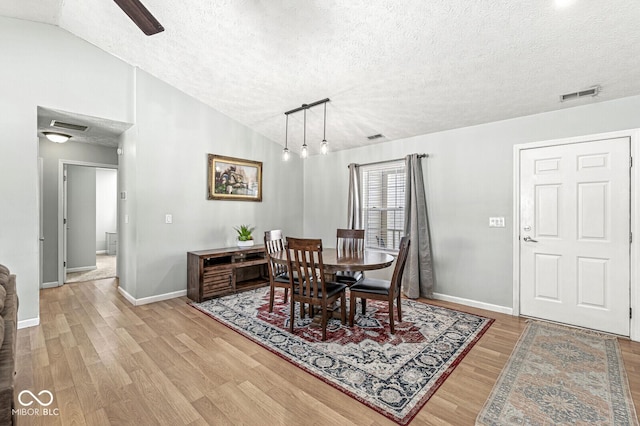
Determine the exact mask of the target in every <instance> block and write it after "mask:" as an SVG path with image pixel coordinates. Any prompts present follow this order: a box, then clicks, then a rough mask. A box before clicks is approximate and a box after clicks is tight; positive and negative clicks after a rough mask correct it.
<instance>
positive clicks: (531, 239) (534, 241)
mask: <svg viewBox="0 0 640 426" xmlns="http://www.w3.org/2000/svg"><path fill="white" fill-rule="evenodd" d="M524 240H525V241H526V242H528V243H537V242H538V240H534V239H533V238H531V237H530V236H528V235H527V236H526V237H524Z"/></svg>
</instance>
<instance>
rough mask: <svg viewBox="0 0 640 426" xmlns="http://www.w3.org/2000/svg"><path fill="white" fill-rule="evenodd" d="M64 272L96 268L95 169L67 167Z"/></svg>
mask: <svg viewBox="0 0 640 426" xmlns="http://www.w3.org/2000/svg"><path fill="white" fill-rule="evenodd" d="M66 226H67V270H69V269H76V268H82V269H84V270H86V268H91V267H93V268H95V266H96V169H95V167H84V166H73V165H69V166H67V225H66Z"/></svg>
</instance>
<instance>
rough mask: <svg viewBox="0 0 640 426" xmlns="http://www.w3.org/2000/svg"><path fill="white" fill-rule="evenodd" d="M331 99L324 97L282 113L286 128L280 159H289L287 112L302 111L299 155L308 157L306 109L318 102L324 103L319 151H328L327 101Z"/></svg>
mask: <svg viewBox="0 0 640 426" xmlns="http://www.w3.org/2000/svg"><path fill="white" fill-rule="evenodd" d="M330 101H331V99H329V98H325V99H321V100H319V101H315V102H312V103H310V104H302V106H299V107H298V108H294V109H292V110H290V111H287V112H285V113H284V114H285V115H286V116H287V121H286V129H285V134H284V149H283V150H282V159H283V160H284V161H287V160H288V159H289V147H288V132H289V114H294V113H296V112H300V111H302V112H303V114H304V119H303V123H302V132H303V133H302V149H301V150H300V157H301V158H307V157H309V147H308V146H307V110H308V109H309V108H313V107H314V106H318V105H320V104H324V123H323V139H322V145H321V146H320V151H321V152H322V153H323V154H326V153H327V152H328V151H329V146H328V144H327V102H330Z"/></svg>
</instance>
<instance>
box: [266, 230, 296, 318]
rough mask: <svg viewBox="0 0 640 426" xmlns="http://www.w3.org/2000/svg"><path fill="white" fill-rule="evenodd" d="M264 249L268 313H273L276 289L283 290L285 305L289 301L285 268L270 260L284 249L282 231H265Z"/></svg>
mask: <svg viewBox="0 0 640 426" xmlns="http://www.w3.org/2000/svg"><path fill="white" fill-rule="evenodd" d="M264 248H265V254H266V255H267V267H268V269H269V312H273V301H274V295H275V289H276V287H279V288H284V302H285V303H287V300H289V289H290V288H291V283H290V280H289V274H288V269H287V266H286V265H283V264H282V263H276V262H274V261H273V259H272V258H271V255H272V254H273V253H276V252H279V251H283V250H284V249H285V244H284V238H283V237H282V231H281V230H279V229H275V230H272V231H266V232H265V233H264Z"/></svg>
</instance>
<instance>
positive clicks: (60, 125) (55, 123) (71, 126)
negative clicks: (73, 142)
mask: <svg viewBox="0 0 640 426" xmlns="http://www.w3.org/2000/svg"><path fill="white" fill-rule="evenodd" d="M51 127H57V128H58V129H67V130H77V131H79V132H85V131H87V129H88V127H87V126H83V125H81V124H72V123H64V122H62V121H58V120H51Z"/></svg>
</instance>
